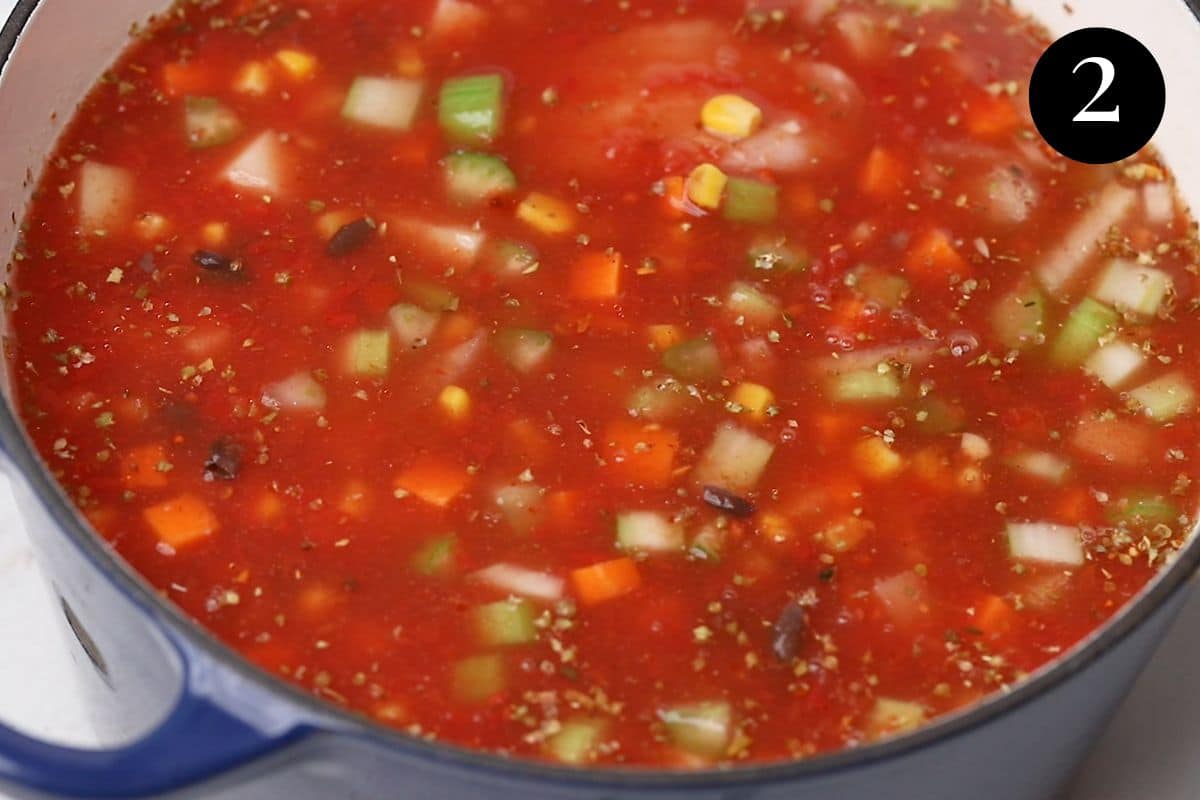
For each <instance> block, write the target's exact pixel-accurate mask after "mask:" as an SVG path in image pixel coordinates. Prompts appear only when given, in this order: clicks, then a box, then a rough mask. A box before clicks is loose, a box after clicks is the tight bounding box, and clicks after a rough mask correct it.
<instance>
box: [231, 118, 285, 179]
mask: <svg viewBox="0 0 1200 800" xmlns="http://www.w3.org/2000/svg"><path fill="white" fill-rule="evenodd" d="M224 177H225V180H227V181H229V182H230V183H232V184H233V185H234V186H237V187H239V188H242V189H247V190H250V191H255V192H270V193H272V194H275V193H278V192H280V191H281V190H282V189H283V152H282V148H281V146H280V144H279V137H278V136H277V135H276V134H275V132H274V131H265V132H263V133H261V134H259V136H258V138H256V139H255V140H254V141H252V142H250V144H248V145H246V147H245V149H243V150H242V152H241V153H240V154H239V155H238V157H237V158H235V159H234V160H233V161H232V162H231V163H230V164H229V166H227V167H225V172H224Z"/></svg>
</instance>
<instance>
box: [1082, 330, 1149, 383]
mask: <svg viewBox="0 0 1200 800" xmlns="http://www.w3.org/2000/svg"><path fill="white" fill-rule="evenodd" d="M1145 363H1146V356H1145V355H1144V354H1143V353H1142V351H1141V349H1140V348H1138V347H1137V346H1136V345H1133V344H1130V343H1129V342H1124V341H1121V340H1119V339H1118V340H1116V341H1112V342H1109V343H1108V344H1106V345H1104V346H1103V347H1101V348H1100V349H1099V350H1097V351H1096V352H1094V353H1092V355H1091V357H1090V358H1088V360H1087V362H1086V363H1085V364H1084V365H1083V368H1084V369H1085V370H1087V371H1088V372H1090V373H1091V374H1093V375H1095V376H1096V377H1097V378H1098V379H1099V380H1100V382H1101V383H1103V384H1104V385H1105V386H1107V387H1108V388H1110V389H1117V388H1119V387H1120V386H1122V385H1123V384H1124V383H1125V382H1126V381H1128V380H1129V379H1130V378H1132V377H1133V375H1134V373H1136V372H1137V371H1138V370H1140V369H1141V368H1142V367H1143V366H1144V365H1145Z"/></svg>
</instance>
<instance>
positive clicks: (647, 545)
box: [617, 511, 683, 553]
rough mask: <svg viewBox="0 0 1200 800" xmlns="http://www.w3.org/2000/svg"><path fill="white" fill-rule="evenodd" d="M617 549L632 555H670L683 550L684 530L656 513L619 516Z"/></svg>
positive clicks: (630, 512) (644, 512) (645, 512)
mask: <svg viewBox="0 0 1200 800" xmlns="http://www.w3.org/2000/svg"><path fill="white" fill-rule="evenodd" d="M617 547H619V548H620V549H622V550H624V551H626V552H630V553H638V552H645V553H669V552H679V551H681V550H683V528H682V527H681V526H680V525H679V524H678V523H675V522H672V521H671V520H670V519H669V518H668V517H667V516H666V515H664V514H658V513H656V512H654V511H626V512H625V513H623V514H618V515H617Z"/></svg>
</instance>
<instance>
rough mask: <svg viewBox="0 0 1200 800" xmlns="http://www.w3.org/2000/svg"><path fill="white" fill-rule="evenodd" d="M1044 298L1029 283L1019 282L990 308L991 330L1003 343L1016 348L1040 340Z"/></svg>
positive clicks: (1024, 346) (1029, 345)
mask: <svg viewBox="0 0 1200 800" xmlns="http://www.w3.org/2000/svg"><path fill="white" fill-rule="evenodd" d="M1045 324H1046V298H1045V296H1044V295H1043V294H1042V292H1041V290H1040V289H1038V288H1037V287H1036V286H1033V285H1032V284H1029V285H1023V286H1018V287H1017V288H1016V289H1014V290H1012V291H1011V292H1009V293H1008V294H1006V295H1004V296H1003V297H1001V298H1000V302H998V303H997V304H996V307H995V308H994V309H992V331H993V332H994V333H995V334H996V338H997V339H998V340H999V341H1000V343H1001V344H1003V345H1004V346H1005V347H1008V348H1011V349H1014V350H1019V349H1022V348H1026V347H1031V346H1033V345H1036V344H1041V343H1042V341H1043V326H1044V325H1045Z"/></svg>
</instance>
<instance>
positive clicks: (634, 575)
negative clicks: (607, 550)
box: [571, 558, 642, 606]
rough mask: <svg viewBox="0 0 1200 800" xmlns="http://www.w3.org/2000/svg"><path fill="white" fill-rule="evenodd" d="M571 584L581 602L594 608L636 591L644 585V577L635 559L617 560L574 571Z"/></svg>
mask: <svg viewBox="0 0 1200 800" xmlns="http://www.w3.org/2000/svg"><path fill="white" fill-rule="evenodd" d="M571 583H572V585H574V587H575V593H576V594H577V595H578V596H579V602H581V603H583V604H584V605H585V606H594V605H599V604H600V603H605V602H608V601H609V600H615V599H616V598H618V597H623V596H624V595H627V594H629V593H630V592H632V591H634V590H635V589H637V588H638V587H639V586H641V585H642V577H641V574H640V573H639V572H638V567H637V564H636V563H635V562H634V561H633V559H631V558H616V559H613V560H612V561H602V562H600V563H599V564H592V565H591V566H590V567H582V568H580V569H577V570H574V571H573V572H572V573H571Z"/></svg>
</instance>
